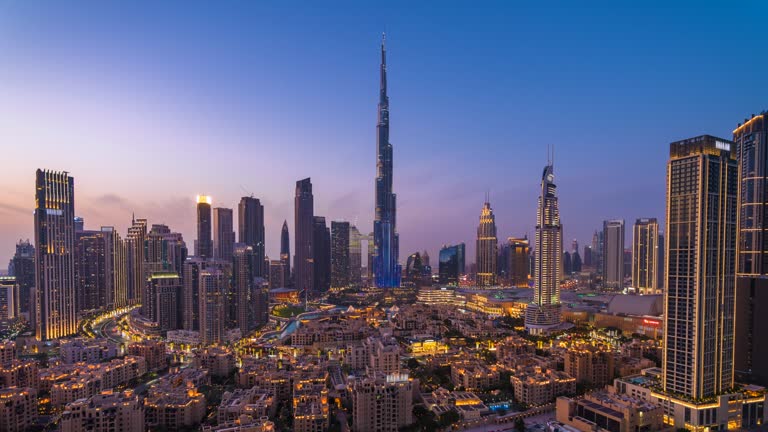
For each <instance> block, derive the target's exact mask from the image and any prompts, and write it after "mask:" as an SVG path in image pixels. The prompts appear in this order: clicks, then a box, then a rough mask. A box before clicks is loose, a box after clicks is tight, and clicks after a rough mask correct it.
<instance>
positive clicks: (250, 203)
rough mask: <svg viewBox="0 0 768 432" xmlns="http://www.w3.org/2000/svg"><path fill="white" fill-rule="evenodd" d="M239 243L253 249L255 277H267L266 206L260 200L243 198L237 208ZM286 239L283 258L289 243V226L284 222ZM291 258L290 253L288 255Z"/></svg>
mask: <svg viewBox="0 0 768 432" xmlns="http://www.w3.org/2000/svg"><path fill="white" fill-rule="evenodd" d="M237 226H238V230H237V233H238V236H239V237H238V242H239V243H243V244H246V245H248V246H250V247H251V248H252V249H253V261H254V263H253V274H254V276H266V271H264V269H263V268H262V267H263V265H262V264H263V262H264V259H265V258H266V252H265V250H264V248H265V245H266V240H265V234H264V206H263V205H262V204H261V201H260V200H259V199H258V198H254V197H242V198H240V204H239V205H238V206H237ZM283 229H284V233H283V235H284V236H285V239H282V238H281V240H282V241H281V248H280V257H281V259H282V256H283V246H286V247H287V243H288V226H287V225H286V224H285V222H283ZM283 242H284V243H283ZM286 255H287V256H288V257H289V258H290V251H289V252H287V253H286Z"/></svg>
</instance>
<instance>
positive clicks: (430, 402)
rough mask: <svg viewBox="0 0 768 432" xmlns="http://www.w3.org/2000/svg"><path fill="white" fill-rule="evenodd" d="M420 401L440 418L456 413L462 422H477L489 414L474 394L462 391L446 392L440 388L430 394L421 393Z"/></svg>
mask: <svg viewBox="0 0 768 432" xmlns="http://www.w3.org/2000/svg"><path fill="white" fill-rule="evenodd" d="M421 399H422V401H423V402H424V406H426V407H427V409H428V410H430V411H432V412H433V413H435V415H436V416H438V417H439V416H440V415H442V414H444V413H446V412H448V411H456V412H458V413H459V415H460V416H461V418H462V419H463V420H477V419H479V418H480V417H481V416H483V415H485V414H487V413H488V412H489V408H488V407H487V406H486V405H485V404H484V403H483V401H482V400H481V399H480V398H479V397H478V396H477V395H476V394H475V393H471V392H464V391H448V390H446V389H444V388H442V387H439V388H438V389H437V390H435V391H433V392H432V393H423V394H422V395H421Z"/></svg>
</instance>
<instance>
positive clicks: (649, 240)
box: [632, 218, 664, 294]
mask: <svg viewBox="0 0 768 432" xmlns="http://www.w3.org/2000/svg"><path fill="white" fill-rule="evenodd" d="M660 239H661V237H659V223H658V222H657V221H656V218H642V219H637V220H636V221H635V226H634V227H633V229H632V286H633V287H634V288H635V289H636V290H637V292H638V293H640V294H661V284H660V283H659V282H660V280H661V278H660V275H659V273H663V272H664V268H663V264H661V263H660V261H659V258H660V257H661V252H660V251H661V250H663V248H664V245H662V244H660V243H659V240H660Z"/></svg>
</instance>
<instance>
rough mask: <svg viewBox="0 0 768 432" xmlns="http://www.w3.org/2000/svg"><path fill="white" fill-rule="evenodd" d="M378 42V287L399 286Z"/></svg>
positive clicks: (384, 76)
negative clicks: (379, 79)
mask: <svg viewBox="0 0 768 432" xmlns="http://www.w3.org/2000/svg"><path fill="white" fill-rule="evenodd" d="M384 42H385V39H384V38H382V41H381V85H380V91H379V121H378V124H377V125H376V132H377V134H376V213H375V219H374V221H373V244H374V250H373V277H374V282H375V284H376V286H377V287H379V288H392V287H398V286H400V275H399V274H398V273H399V272H398V266H397V258H398V235H397V229H396V228H395V227H396V225H395V223H396V214H397V208H396V201H397V199H396V195H395V194H394V193H392V144H390V143H389V97H387V51H386V48H385V46H384Z"/></svg>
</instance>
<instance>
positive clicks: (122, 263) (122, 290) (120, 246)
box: [101, 226, 128, 310]
mask: <svg viewBox="0 0 768 432" xmlns="http://www.w3.org/2000/svg"><path fill="white" fill-rule="evenodd" d="M101 232H103V233H104V240H105V241H106V243H107V246H106V251H107V252H106V258H107V259H106V262H107V264H106V271H107V275H108V276H107V277H108V281H107V284H108V287H107V298H106V309H107V310H113V309H118V308H123V307H125V306H128V250H127V248H126V243H125V242H124V241H123V239H121V238H120V233H118V232H117V230H116V229H115V228H114V227H108V226H105V227H101Z"/></svg>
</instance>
